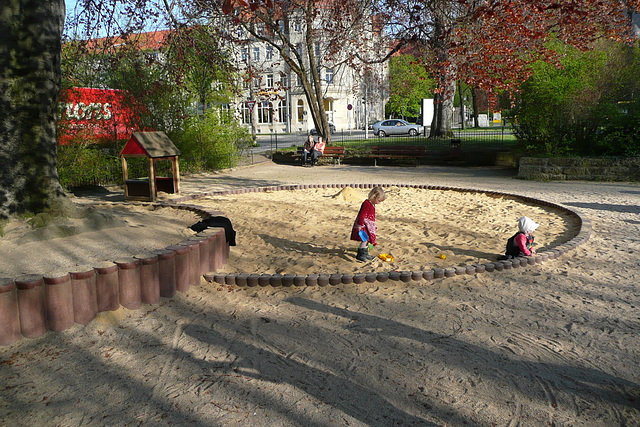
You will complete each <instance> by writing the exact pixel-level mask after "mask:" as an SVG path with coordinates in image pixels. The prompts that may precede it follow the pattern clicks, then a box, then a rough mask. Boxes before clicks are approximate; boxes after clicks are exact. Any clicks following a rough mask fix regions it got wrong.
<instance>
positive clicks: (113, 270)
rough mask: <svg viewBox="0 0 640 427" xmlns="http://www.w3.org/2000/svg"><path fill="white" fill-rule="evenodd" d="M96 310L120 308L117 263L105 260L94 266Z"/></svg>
mask: <svg viewBox="0 0 640 427" xmlns="http://www.w3.org/2000/svg"><path fill="white" fill-rule="evenodd" d="M95 271H96V294H97V297H98V312H102V311H116V310H117V309H118V308H120V289H119V284H118V265H117V264H116V263H114V262H110V261H105V262H102V263H99V264H98V265H97V266H96V267H95Z"/></svg>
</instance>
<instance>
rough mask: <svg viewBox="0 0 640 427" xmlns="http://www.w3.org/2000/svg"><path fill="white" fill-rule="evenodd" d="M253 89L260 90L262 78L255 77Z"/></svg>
mask: <svg viewBox="0 0 640 427" xmlns="http://www.w3.org/2000/svg"><path fill="white" fill-rule="evenodd" d="M253 87H254V88H255V89H260V78H259V77H255V78H254V79H253Z"/></svg>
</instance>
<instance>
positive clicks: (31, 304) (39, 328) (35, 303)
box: [15, 274, 47, 338]
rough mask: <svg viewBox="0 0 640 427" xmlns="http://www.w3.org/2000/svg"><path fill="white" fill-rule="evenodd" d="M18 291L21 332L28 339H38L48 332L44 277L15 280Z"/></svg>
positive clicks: (28, 276) (35, 276)
mask: <svg viewBox="0 0 640 427" xmlns="http://www.w3.org/2000/svg"><path fill="white" fill-rule="evenodd" d="M15 284H16V288H17V289H18V317H19V318H20V332H21V333H22V335H23V336H24V337H26V338H37V337H39V336H42V335H44V333H45V332H46V331H47V313H46V308H45V303H44V280H43V279H42V276H38V275H35V274H28V275H24V276H20V277H17V278H16V279H15Z"/></svg>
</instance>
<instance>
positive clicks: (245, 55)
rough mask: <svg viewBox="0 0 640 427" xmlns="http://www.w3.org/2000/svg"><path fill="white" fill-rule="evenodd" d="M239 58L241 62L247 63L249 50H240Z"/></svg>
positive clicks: (244, 48)
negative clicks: (240, 57)
mask: <svg viewBox="0 0 640 427" xmlns="http://www.w3.org/2000/svg"><path fill="white" fill-rule="evenodd" d="M241 56H242V61H243V62H247V60H248V59H249V50H248V49H247V48H246V47H243V48H242V53H241Z"/></svg>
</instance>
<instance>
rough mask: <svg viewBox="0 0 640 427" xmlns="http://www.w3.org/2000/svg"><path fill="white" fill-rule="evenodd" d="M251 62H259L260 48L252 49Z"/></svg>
mask: <svg viewBox="0 0 640 427" xmlns="http://www.w3.org/2000/svg"><path fill="white" fill-rule="evenodd" d="M253 60H254V61H260V48H259V47H254V48H253Z"/></svg>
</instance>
